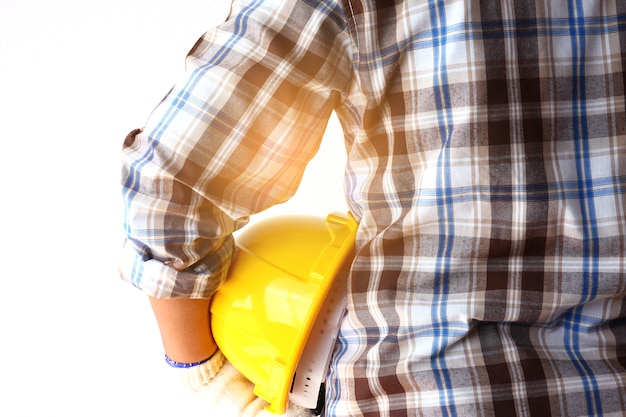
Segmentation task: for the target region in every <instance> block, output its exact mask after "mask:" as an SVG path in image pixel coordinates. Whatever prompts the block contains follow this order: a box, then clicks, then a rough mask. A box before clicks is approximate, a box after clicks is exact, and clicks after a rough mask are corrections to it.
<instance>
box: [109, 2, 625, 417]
mask: <svg viewBox="0 0 626 417" xmlns="http://www.w3.org/2000/svg"><path fill="white" fill-rule="evenodd" d="M625 67H626V2H624V1H621V0H542V1H539V0H537V1H532V0H529V1H513V0H501V1H489V0H476V1H470V0H464V1H461V0H456V1H453V0H445V1H444V0H429V1H427V0H413V1H411V0H406V1H403V0H396V1H395V2H392V1H378V2H377V4H375V3H374V2H373V1H367V0H297V1H296V0H289V1H284V0H283V1H278V0H275V1H264V0H242V1H236V2H235V3H234V4H233V8H232V12H231V16H230V17H229V19H228V20H227V21H226V22H225V23H224V24H222V25H220V26H219V27H217V28H215V29H214V30H211V31H210V32H208V33H207V34H205V35H204V36H203V37H202V38H201V39H200V40H199V41H198V43H197V44H196V45H195V46H194V48H193V49H192V50H191V52H190V53H189V56H188V60H187V72H186V74H185V76H184V77H183V78H182V79H181V81H180V82H179V83H178V84H177V85H176V86H175V87H174V88H173V89H172V90H171V92H170V93H169V94H168V95H167V96H166V97H165V98H164V100H163V101H162V103H160V104H159V105H158V106H157V108H156V109H155V111H154V113H153V114H152V115H151V117H150V118H149V120H148V122H147V124H146V126H145V128H144V129H143V130H141V131H135V132H132V133H131V134H130V135H129V136H128V138H127V140H126V141H125V148H124V156H123V183H124V198H125V202H126V223H125V227H126V232H127V243H126V245H125V247H124V250H123V260H122V266H121V272H122V275H123V277H124V278H125V279H127V280H128V281H130V282H132V283H133V284H134V285H136V286H138V287H139V288H141V289H143V290H144V291H146V292H147V293H149V294H151V295H155V296H159V297H208V296H210V294H212V292H213V291H214V290H215V289H216V288H217V287H218V286H219V285H220V283H221V282H222V280H223V278H224V271H225V270H226V268H227V266H228V263H229V260H230V256H231V254H232V250H233V241H232V237H231V234H232V232H233V231H234V230H236V229H237V228H239V227H241V226H242V225H243V224H245V222H246V219H247V217H248V216H249V215H250V214H252V213H256V212H258V211H261V210H263V209H265V208H267V207H269V206H271V205H273V204H276V203H278V202H282V201H284V200H286V199H288V198H289V197H290V196H291V195H293V193H294V192H295V190H296V188H297V186H298V182H299V180H300V178H301V175H302V172H303V169H304V167H305V164H306V163H307V161H308V160H309V159H310V158H311V157H312V156H313V155H314V154H315V152H316V150H317V148H318V146H319V142H320V140H321V137H322V135H323V132H324V128H325V125H326V122H327V120H328V117H329V114H330V113H331V112H332V111H335V112H336V113H337V115H338V116H339V119H340V121H341V123H342V126H343V129H344V133H345V138H344V139H345V145H346V149H347V151H348V166H347V167H346V176H345V184H346V194H347V199H348V203H349V205H350V207H351V210H352V211H353V213H354V214H355V215H356V217H358V218H359V220H360V230H359V234H358V239H357V252H356V257H355V261H354V264H353V267H352V274H351V277H350V285H349V289H348V291H349V303H348V312H347V314H346V316H345V319H344V320H343V323H342V328H341V331H340V337H339V341H338V343H337V346H336V351H335V354H334V358H333V361H332V364H331V369H330V374H329V378H328V386H327V391H328V392H327V407H326V413H327V414H328V415H331V416H360V415H364V416H379V415H393V416H404V415H423V416H431V415H444V416H455V415H458V416H469V415H480V416H490V415H505V416H510V415H520V416H521V415H537V416H545V415H550V414H552V415H558V416H573V415H602V414H603V415H622V413H623V410H626V388H625V386H626V381H625V379H626V370H625V367H626V303H625V302H624V295H625V293H626V276H625V274H624V271H625V265H624V263H625V262H626V261H625V258H624V256H623V255H624V253H625V250H626V239H625V235H626V214H625V213H626V207H625V206H626V205H625V204H624V203H625V201H624V189H623V187H624V186H626V117H625V111H624V110H625V98H624V97H625V81H626V77H625V75H624V74H625V72H624V68H625Z"/></svg>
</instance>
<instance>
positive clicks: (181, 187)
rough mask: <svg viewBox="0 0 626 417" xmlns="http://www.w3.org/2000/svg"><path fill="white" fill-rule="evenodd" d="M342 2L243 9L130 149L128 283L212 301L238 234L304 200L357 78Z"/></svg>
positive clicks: (193, 57) (190, 64) (125, 162)
mask: <svg viewBox="0 0 626 417" xmlns="http://www.w3.org/2000/svg"><path fill="white" fill-rule="evenodd" d="M342 15H343V12H342V9H341V8H340V7H339V6H337V5H335V4H334V3H331V2H328V3H325V2H307V1H287V2H285V1H244V2H235V3H233V7H232V12H231V15H230V17H229V18H228V19H227V21H226V22H224V23H223V24H222V25H220V26H218V27H217V28H215V29H213V30H211V31H209V32H207V33H206V34H205V35H204V36H203V37H202V38H200V40H199V41H198V42H197V43H196V45H195V46H194V47H193V48H192V50H191V51H190V53H189V55H188V57H187V65H186V71H185V73H184V75H183V76H182V77H181V79H180V80H179V82H178V83H177V84H176V85H175V86H174V87H173V88H172V89H171V90H170V92H169V93H168V94H167V95H166V97H165V98H164V99H163V101H162V102H161V103H160V104H159V105H158V106H157V107H156V108H155V109H154V111H153V113H152V114H151V116H150V117H149V119H148V121H147V122H146V125H145V127H144V128H143V129H138V130H135V131H133V132H131V133H130V134H129V135H128V137H127V138H126V140H125V141H124V150H123V156H122V192H123V202H124V208H125V212H124V214H125V222H124V227H125V233H126V241H125V244H124V247H123V250H122V257H121V263H120V273H121V276H122V278H123V279H125V280H127V281H129V282H130V283H132V284H133V285H135V286H137V287H138V288H140V289H141V290H143V291H144V292H146V293H147V294H149V295H152V296H155V297H159V298H171V297H184V298H207V297H210V296H211V295H212V293H213V292H214V291H215V290H216V289H217V288H218V287H219V285H220V284H221V283H222V282H223V280H224V278H225V275H226V271H227V269H228V265H229V262H230V259H231V256H232V254H233V251H234V243H233V238H232V233H233V232H234V231H235V230H237V229H238V228H240V227H242V226H243V225H244V224H245V223H246V222H247V218H248V216H250V215H251V214H254V213H258V212H260V211H262V210H264V209H266V208H268V207H270V206H272V205H274V204H277V203H280V202H284V201H286V200H287V199H289V198H290V197H291V196H292V195H293V194H294V192H295V191H296V189H297V187H298V184H299V182H300V179H301V177H302V173H303V171H304V168H305V167H306V164H307V162H308V161H309V160H310V159H311V158H312V156H313V155H314V154H315V153H316V151H317V149H318V147H319V144H320V141H321V138H322V135H323V133H324V129H325V127H326V123H327V121H328V118H329V116H330V113H331V111H332V110H333V108H334V107H336V106H337V105H338V103H340V102H341V100H342V96H343V94H344V91H345V90H346V88H347V87H348V84H349V83H350V78H351V71H352V64H351V62H350V58H351V57H350V48H351V46H350V37H349V35H348V33H347V28H346V27H345V25H344V24H343V19H342Z"/></svg>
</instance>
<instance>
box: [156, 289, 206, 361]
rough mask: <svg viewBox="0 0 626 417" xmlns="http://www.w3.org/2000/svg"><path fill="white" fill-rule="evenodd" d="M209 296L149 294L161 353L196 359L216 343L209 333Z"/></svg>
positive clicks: (171, 357) (172, 356) (202, 357)
mask: <svg viewBox="0 0 626 417" xmlns="http://www.w3.org/2000/svg"><path fill="white" fill-rule="evenodd" d="M210 302H211V300H209V299H186V298H168V299H158V298H155V297H150V304H151V306H152V311H153V312H154V316H155V318H156V321H157V324H158V326H159V330H160V332H161V339H162V342H163V348H164V349H165V353H167V355H168V356H169V357H170V359H172V360H174V361H177V362H184V363H192V362H198V361H201V360H203V359H206V358H208V357H209V356H211V355H212V354H213V353H214V352H215V350H216V349H217V346H216V344H215V341H214V340H213V336H212V334H211V322H210V317H209V304H210Z"/></svg>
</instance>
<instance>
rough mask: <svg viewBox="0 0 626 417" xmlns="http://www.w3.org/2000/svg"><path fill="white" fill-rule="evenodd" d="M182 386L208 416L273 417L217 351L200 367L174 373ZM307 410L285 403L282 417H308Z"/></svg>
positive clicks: (310, 413)
mask: <svg viewBox="0 0 626 417" xmlns="http://www.w3.org/2000/svg"><path fill="white" fill-rule="evenodd" d="M178 371H179V373H180V375H181V377H182V379H183V381H184V382H185V384H186V385H187V386H188V387H189V388H190V389H191V390H193V391H194V392H195V393H196V394H197V395H199V396H201V397H202V398H201V401H203V402H205V401H206V403H207V406H208V409H209V411H210V412H211V415H215V416H220V417H276V415H275V414H272V413H270V412H269V411H266V410H264V408H265V407H266V406H267V405H268V403H267V402H266V401H264V400H263V399H261V398H259V397H257V396H256V395H255V394H254V392H253V390H254V385H253V384H252V383H251V382H250V381H248V380H247V379H246V378H245V377H244V376H243V375H242V374H241V373H240V372H239V371H237V369H235V367H234V366H233V365H232V364H231V363H230V362H229V361H228V360H227V359H226V358H225V357H224V355H223V354H222V353H221V352H220V351H218V352H217V353H216V354H215V355H213V357H212V358H211V359H209V360H208V361H207V362H204V363H202V364H200V365H197V366H193V367H190V368H181V369H178ZM313 415H314V413H313V411H311V410H308V409H305V408H302V407H299V406H296V405H294V404H291V403H289V404H288V405H287V410H286V411H285V414H283V417H311V416H313Z"/></svg>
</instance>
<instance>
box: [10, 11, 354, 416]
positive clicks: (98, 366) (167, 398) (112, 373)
mask: <svg viewBox="0 0 626 417" xmlns="http://www.w3.org/2000/svg"><path fill="white" fill-rule="evenodd" d="M227 12H228V2H227V1H225V0H204V1H199V0H182V1H181V0H134V1H121V0H88V1H84V0H83V1H79V0H57V1H50V0H0V83H1V84H0V86H1V89H0V135H1V136H0V137H1V139H2V148H1V152H2V153H1V158H2V163H0V181H1V183H0V192H1V193H2V202H1V204H0V210H1V212H0V215H1V216H0V221H1V222H2V226H1V229H0V230H1V239H2V248H1V252H0V253H1V254H2V264H1V265H2V266H1V283H0V291H2V292H1V293H0V294H1V300H0V361H1V365H0V384H1V385H0V415H2V416H7V417H8V416H46V415H63V416H81V417H83V416H133V417H140V416H183V415H185V416H200V415H210V410H209V409H208V406H207V405H204V404H202V403H201V400H197V399H195V398H192V397H191V396H189V395H187V393H186V392H185V391H183V390H182V388H181V386H180V385H179V384H178V381H177V380H176V379H175V378H172V376H173V375H172V374H171V370H170V369H169V368H167V366H166V365H165V364H164V362H163V356H162V355H163V352H162V349H161V345H160V338H159V335H158V330H157V328H156V325H155V323H154V320H153V318H152V316H151V313H150V310H149V306H148V304H147V301H146V299H145V296H144V295H143V294H141V293H139V292H138V290H136V289H134V288H132V287H131V286H130V285H128V284H126V283H124V282H122V281H121V280H120V279H119V278H118V275H117V258H118V253H119V248H120V246H121V241H122V233H121V230H122V224H121V222H122V219H121V212H122V209H121V200H120V191H119V185H118V184H119V154H120V150H121V144H122V141H123V139H124V137H125V136H126V134H127V132H129V131H130V130H132V129H134V128H136V127H140V126H142V124H143V123H144V122H145V120H146V118H147V116H148V114H149V113H150V111H151V110H152V108H153V107H154V106H155V105H156V104H157V103H158V101H160V99H161V98H162V97H163V95H164V94H165V93H166V92H167V90H168V89H169V88H170V87H171V85H172V84H173V83H174V81H175V80H176V78H177V76H178V75H179V74H180V72H181V71H182V70H183V68H184V57H185V55H186V53H187V51H188V50H189V49H190V48H191V46H192V45H193V44H194V43H195V41H196V39H197V38H198V37H199V36H200V35H201V34H202V33H203V32H204V31H205V30H207V29H208V28H210V27H211V26H214V25H216V24H218V23H219V22H220V20H223V19H224V18H225V16H226V14H227ZM342 146H343V145H342V139H341V133H340V130H339V128H338V125H337V122H336V120H332V121H331V125H330V126H329V129H328V132H327V135H326V137H325V139H324V142H323V144H322V149H321V150H320V153H319V154H318V155H317V156H316V158H315V160H314V161H313V162H312V164H311V165H310V167H309V169H308V171H307V174H306V177H305V180H304V182H303V184H302V186H301V188H300V190H299V192H298V195H297V196H296V197H295V198H294V199H293V200H292V201H291V202H289V203H287V204H285V205H282V206H279V207H277V208H276V209H275V210H273V211H272V213H273V214H280V213H282V212H298V213H315V214H320V215H325V214H327V213H328V212H331V211H345V210H346V209H345V203H344V202H343V189H342V179H341V178H342V173H343V166H342V165H343V162H344V160H345V155H344V151H343V147H342Z"/></svg>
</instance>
